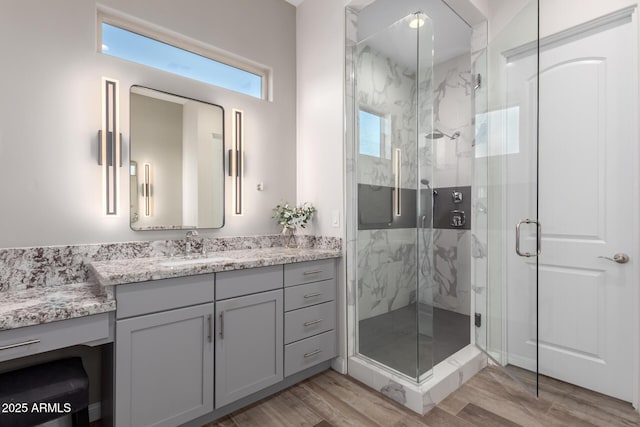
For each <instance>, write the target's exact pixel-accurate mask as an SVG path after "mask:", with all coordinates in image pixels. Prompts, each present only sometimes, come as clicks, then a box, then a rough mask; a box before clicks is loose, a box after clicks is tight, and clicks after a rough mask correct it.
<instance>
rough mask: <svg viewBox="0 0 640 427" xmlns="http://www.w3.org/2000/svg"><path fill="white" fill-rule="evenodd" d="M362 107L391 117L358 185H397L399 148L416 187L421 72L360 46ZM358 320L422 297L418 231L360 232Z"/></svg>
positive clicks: (361, 168)
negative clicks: (418, 79)
mask: <svg viewBox="0 0 640 427" xmlns="http://www.w3.org/2000/svg"><path fill="white" fill-rule="evenodd" d="M355 54H356V61H357V67H358V68H357V78H358V88H357V105H358V109H359V110H360V109H362V110H365V111H368V112H372V113H376V114H378V115H381V116H383V117H385V118H386V120H387V123H386V131H385V141H384V146H383V149H382V150H381V153H380V154H381V155H380V157H374V156H369V155H361V154H359V153H358V154H356V155H357V163H358V167H357V174H358V175H357V178H356V179H357V183H358V184H369V185H376V186H386V187H392V186H393V185H394V171H393V165H392V161H393V154H392V150H395V149H396V148H399V149H400V150H401V152H402V157H401V168H402V174H401V183H400V185H401V187H402V188H415V182H416V179H417V171H418V164H417V160H418V157H419V156H418V155H417V152H416V116H415V108H416V103H415V100H416V91H417V86H416V74H415V70H411V69H409V68H407V67H404V66H402V65H400V64H397V63H395V62H394V61H393V60H392V59H390V58H388V57H387V56H385V55H384V54H382V53H380V52H378V51H376V49H375V48H374V47H372V46H368V45H360V46H358V48H356V49H355ZM357 239H358V258H357V259H358V267H357V268H358V283H357V287H358V319H359V320H363V319H367V318H369V317H373V316H376V315H379V314H384V313H387V312H389V311H392V310H395V309H398V308H401V307H405V306H407V305H408V304H411V303H414V302H415V301H416V296H417V290H416V274H417V269H416V261H415V260H416V249H417V246H416V242H415V239H416V236H415V229H379V230H358V231H357Z"/></svg>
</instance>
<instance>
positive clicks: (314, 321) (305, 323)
mask: <svg viewBox="0 0 640 427" xmlns="http://www.w3.org/2000/svg"><path fill="white" fill-rule="evenodd" d="M320 322H322V319H318V320H311V321H310V322H304V326H311V325H315V324H316V323H320Z"/></svg>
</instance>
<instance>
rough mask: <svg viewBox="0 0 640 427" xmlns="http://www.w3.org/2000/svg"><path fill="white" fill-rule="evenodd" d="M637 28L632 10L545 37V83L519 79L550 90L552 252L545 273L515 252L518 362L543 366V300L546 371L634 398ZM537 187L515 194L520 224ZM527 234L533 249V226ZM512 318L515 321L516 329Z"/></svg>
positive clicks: (547, 137)
mask: <svg viewBox="0 0 640 427" xmlns="http://www.w3.org/2000/svg"><path fill="white" fill-rule="evenodd" d="M633 23H635V21H633V22H632V16H631V15H628V16H627V17H620V18H619V19H617V20H610V21H609V22H606V23H604V21H603V24H602V25H600V26H592V27H591V28H588V27H583V28H582V30H583V31H573V32H569V31H568V32H566V33H564V34H562V35H561V36H559V37H555V40H551V41H550V42H549V43H544V42H545V41H544V40H543V41H542V47H541V51H540V72H539V80H536V79H530V78H529V77H526V76H525V75H524V73H520V75H518V73H512V74H511V76H512V77H514V78H515V77H517V78H520V79H523V80H521V81H520V82H516V81H514V82H512V84H513V86H514V87H517V86H520V87H521V88H522V91H523V92H530V93H531V92H532V91H535V90H537V88H536V87H535V84H536V81H539V84H540V98H539V103H540V109H539V119H540V121H539V133H540V139H539V158H538V160H539V174H538V200H539V205H538V213H539V220H540V223H541V224H542V254H541V255H540V256H539V258H538V260H537V261H538V265H537V272H536V259H535V258H529V259H525V258H519V257H517V256H515V254H513V251H510V255H509V257H510V259H509V267H508V270H509V273H508V280H509V281H508V294H509V297H508V304H509V311H508V313H509V316H510V317H511V319H510V321H509V333H508V340H509V353H510V357H509V361H510V363H512V364H515V365H518V366H522V367H525V368H528V369H532V370H534V369H535V366H534V365H533V363H534V362H535V350H536V348H535V347H536V322H535V320H536V315H535V310H536V304H535V303H536V296H537V303H538V316H537V335H538V345H539V349H538V350H539V353H538V358H539V359H538V361H539V372H540V373H541V374H544V375H548V376H551V377H554V378H558V379H560V380H563V381H566V382H569V383H572V384H576V385H579V386H582V387H585V388H588V389H592V390H596V391H599V392H601V393H604V394H607V395H610V396H614V397H617V398H620V399H623V400H626V401H631V400H632V397H633V396H632V387H633V375H632V372H633V352H634V348H633V345H632V342H633V340H634V339H635V337H637V334H636V332H635V331H636V323H637V321H636V318H635V314H634V301H635V290H634V286H637V267H636V265H637V264H636V259H637V254H636V251H635V245H636V236H635V233H636V232H637V227H636V222H637V218H636V217H635V216H634V213H635V203H637V201H638V196H637V194H634V188H635V182H636V179H637V177H636V169H637V166H638V160H637V152H638V151H637V144H638V140H637V132H636V127H637V121H636V120H637V108H636V102H637V99H636V98H637V83H636V82H635V79H636V78H637V68H636V67H637V65H636V52H637V47H636V43H635V37H636V36H635V32H634V30H633ZM562 36H566V37H562ZM527 61H531V58H529V59H527V58H523V59H520V60H517V61H515V62H514V66H515V69H516V70H517V69H518V67H520V68H521V69H524V68H526V67H527V66H526V65H525V64H526V62H527ZM519 62H521V63H519ZM529 66H530V64H529ZM524 79H527V80H524ZM535 160H536V156H535V155H532V154H531V155H529V156H528V157H527V159H526V160H523V165H522V167H528V168H532V167H533V165H534V163H533V162H534V161H535ZM520 190H522V189H520ZM533 190H534V191H528V190H527V189H525V191H524V194H523V193H522V192H520V193H519V192H518V188H517V187H512V188H511V191H509V193H508V198H509V200H508V204H509V206H510V207H509V208H508V209H509V211H510V212H509V215H508V217H509V221H511V223H512V224H515V222H517V220H519V219H521V217H520V216H519V215H520V213H519V212H518V209H521V207H518V206H516V207H512V204H513V203H514V202H515V203H516V204H522V203H524V204H531V203H533V198H534V197H535V187H533ZM522 237H523V245H525V246H526V247H527V248H528V249H529V250H531V247H532V241H533V240H534V238H535V229H528V230H527V232H525V233H524V235H523V236H522ZM533 248H534V249H535V244H533ZM616 253H624V254H627V255H628V256H629V257H630V261H629V262H628V263H625V264H620V263H616V262H614V261H612V260H608V259H605V258H600V256H606V257H613V255H614V254H616ZM536 273H537V286H538V288H537V294H536ZM511 320H516V322H514V324H513V326H512V324H511Z"/></svg>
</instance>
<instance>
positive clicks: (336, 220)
mask: <svg viewBox="0 0 640 427" xmlns="http://www.w3.org/2000/svg"><path fill="white" fill-rule="evenodd" d="M331 226H332V227H335V228H338V227H340V211H331Z"/></svg>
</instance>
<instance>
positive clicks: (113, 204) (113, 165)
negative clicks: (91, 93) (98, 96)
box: [98, 77, 122, 215]
mask: <svg viewBox="0 0 640 427" xmlns="http://www.w3.org/2000/svg"><path fill="white" fill-rule="evenodd" d="M119 98H120V96H119V89H118V81H117V80H113V79H108V78H106V77H103V78H102V122H101V126H102V129H101V130H100V131H98V143H99V144H100V146H99V148H98V164H99V165H100V166H102V188H103V192H104V193H103V194H104V198H103V200H104V206H105V210H106V214H107V215H116V214H117V213H118V196H119V195H118V188H119V185H120V172H119V171H120V167H121V166H122V134H121V133H120V121H119V119H118V108H119V101H118V100H119Z"/></svg>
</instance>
